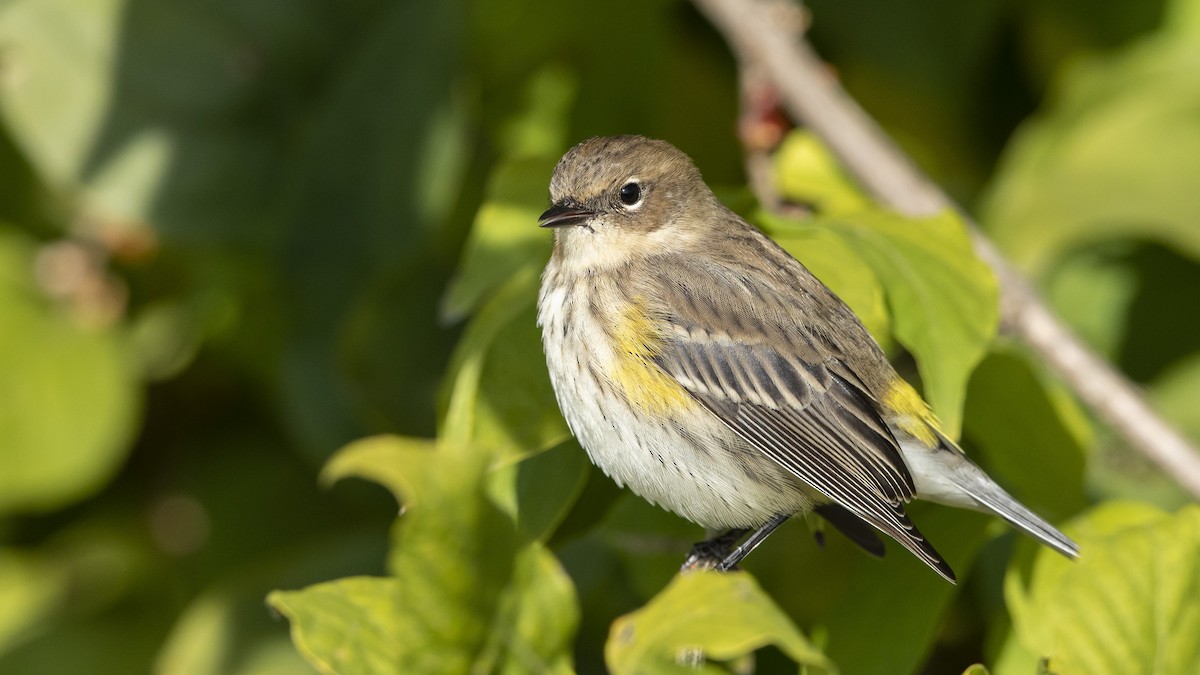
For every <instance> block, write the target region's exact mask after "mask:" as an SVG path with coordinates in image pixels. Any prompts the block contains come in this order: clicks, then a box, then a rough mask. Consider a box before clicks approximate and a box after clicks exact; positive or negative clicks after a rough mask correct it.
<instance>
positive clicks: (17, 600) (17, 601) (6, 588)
mask: <svg viewBox="0 0 1200 675" xmlns="http://www.w3.org/2000/svg"><path fill="white" fill-rule="evenodd" d="M63 572H64V570H63V569H61V568H60V567H58V566H56V565H54V564H52V563H51V562H50V561H48V560H44V559H42V558H40V557H39V556H36V555H31V554H29V553H25V552H22V551H18V550H16V549H5V548H0V653H3V652H5V651H7V650H8V648H9V647H10V646H11V645H12V644H14V643H16V642H18V641H19V640H20V639H21V638H22V637H24V635H25V634H27V633H28V632H30V631H31V630H32V629H34V628H35V627H36V626H37V625H38V623H39V622H40V621H42V620H44V619H45V618H46V616H47V615H48V614H50V613H51V611H52V610H53V609H54V608H55V607H56V606H57V605H58V604H59V603H60V602H62V600H63V592H64V590H65V583H64V582H65V579H64V578H63V576H64V575H63Z"/></svg>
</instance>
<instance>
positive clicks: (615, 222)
mask: <svg viewBox="0 0 1200 675" xmlns="http://www.w3.org/2000/svg"><path fill="white" fill-rule="evenodd" d="M549 193H550V206H549V208H548V209H546V211H545V212H544V213H542V214H541V216H540V217H539V219H538V223H539V225H540V226H541V227H543V228H549V229H551V230H552V231H553V239H554V245H553V252H552V254H551V256H550V259H549V261H548V263H547V264H546V267H545V270H544V272H543V274H542V281H541V287H540V290H539V293H538V300H537V321H538V324H539V326H540V329H541V335H542V346H543V349H544V351H545V356H546V363H547V367H548V370H549V375H550V381H551V384H552V387H553V390H554V394H555V398H556V400H557V403H558V406H559V408H560V410H561V412H562V414H563V417H564V418H565V420H566V422H567V425H568V427H569V428H570V430H571V432H572V434H573V435H574V436H575V437H576V438H577V439H578V441H579V443H580V445H581V446H582V447H583V449H584V450H585V451H586V453H587V455H588V457H589V459H590V460H591V461H592V463H593V464H595V465H596V466H597V467H599V468H600V469H601V470H602V471H603V472H604V473H605V474H607V475H608V476H609V477H610V478H612V479H613V480H615V481H616V482H617V483H618V484H619V485H621V486H623V487H626V488H628V489H629V490H631V491H632V492H634V493H635V494H637V495H639V496H640V497H642V498H644V499H646V500H647V501H649V502H650V503H652V504H656V505H658V506H661V507H663V508H665V509H667V510H669V511H672V512H674V513H676V514H678V515H679V516H682V517H683V518H686V519H687V520H690V521H692V522H694V523H697V524H699V525H701V526H703V527H705V528H707V529H708V530H710V531H716V532H719V533H720V534H718V535H717V536H714V537H712V538H711V539H708V540H706V541H702V542H699V543H698V544H696V546H694V547H693V549H692V551H691V552H690V554H689V555H688V557H687V559H686V561H685V563H684V568H685V569H690V568H696V567H704V568H715V569H718V570H732V569H736V568H737V567H738V564H739V563H740V562H741V561H742V560H743V559H744V558H745V556H746V555H748V554H749V553H750V552H751V551H753V550H754V548H755V547H756V546H758V545H759V544H761V543H762V541H763V540H765V539H766V538H767V536H769V535H770V534H771V533H772V532H773V531H774V530H775V529H776V528H777V527H779V525H781V524H782V523H783V522H785V521H786V520H788V519H789V518H791V517H793V516H800V515H804V514H808V513H815V514H817V515H818V516H820V517H822V518H823V519H825V520H826V521H828V522H829V523H830V524H831V525H832V526H833V527H834V528H836V529H838V530H840V531H841V532H843V533H844V534H845V535H846V536H847V537H848V538H849V539H850V540H851V541H853V542H854V543H856V544H858V545H859V546H861V547H862V548H863V549H864V550H866V551H867V552H869V553H871V554H873V555H876V556H882V555H883V552H884V545H883V542H882V541H881V540H880V538H879V536H878V534H877V533H883V534H885V535H887V536H889V537H891V538H892V539H894V540H895V541H896V542H898V543H899V544H900V545H902V546H903V547H904V548H905V549H907V550H908V551H910V552H911V553H912V554H914V555H915V556H916V557H917V558H918V559H920V560H921V561H923V562H924V563H926V564H927V565H928V566H929V567H931V568H932V569H933V570H934V571H936V572H937V573H938V574H940V575H941V576H942V577H944V578H945V579H946V580H948V581H950V582H951V583H954V582H955V574H954V571H953V570H952V569H951V567H950V565H949V564H947V562H946V560H945V559H944V558H943V557H942V556H941V554H939V553H938V552H937V550H936V549H935V548H934V547H933V545H932V544H931V543H930V542H929V541H928V539H927V538H926V537H925V536H924V535H923V534H922V533H921V531H920V530H919V529H918V528H917V526H916V525H915V524H914V523H913V521H912V520H911V519H910V518H909V515H908V514H907V512H906V510H905V505H906V504H907V503H909V502H911V501H912V500H914V499H920V500H927V501H931V502H937V503H940V504H944V505H949V506H953V507H960V508H966V509H972V510H975V511H981V512H984V513H988V514H992V515H994V516H999V517H1000V518H1002V519H1004V520H1006V521H1007V522H1009V523H1010V524H1012V525H1013V526H1015V527H1016V528H1017V529H1019V530H1021V531H1023V532H1025V533H1026V534H1028V535H1030V536H1032V537H1033V538H1035V539H1037V540H1038V541H1040V542H1042V543H1044V544H1046V545H1047V546H1049V547H1051V548H1052V549H1054V550H1056V551H1058V552H1059V553H1061V554H1063V555H1065V556H1068V557H1070V558H1075V557H1077V556H1078V555H1079V547H1078V545H1076V544H1075V542H1073V541H1072V540H1071V539H1070V538H1068V537H1067V536H1066V535H1064V534H1063V533H1062V532H1060V531H1059V530H1058V529H1056V528H1055V527H1054V526H1053V525H1051V524H1050V523H1049V522H1047V521H1046V520H1045V519H1043V518H1041V517H1040V516H1038V515H1037V514H1035V513H1034V512H1033V511H1031V510H1030V509H1028V508H1027V507H1025V506H1024V505H1022V504H1021V503H1020V502H1018V501H1017V500H1016V499H1015V498H1013V497H1012V496H1011V495H1010V494H1009V493H1008V492H1006V491H1005V490H1004V489H1003V488H1001V487H1000V486H999V485H998V484H997V483H996V482H995V481H994V480H992V479H991V478H990V477H989V476H988V475H987V474H986V473H985V472H984V471H983V470H982V469H980V468H979V467H978V466H977V465H976V464H975V463H973V462H972V461H971V460H970V459H968V457H967V456H966V454H965V453H964V452H963V451H962V449H961V448H959V446H958V445H956V444H955V442H954V441H953V440H951V439H950V438H949V437H948V436H947V435H946V433H945V432H944V431H943V430H942V428H941V427H940V425H939V423H938V420H937V418H936V416H935V415H934V414H933V412H932V411H931V409H930V408H929V406H928V405H927V404H926V403H925V401H924V400H923V399H922V398H921V396H920V395H919V394H918V393H917V392H916V390H915V389H914V388H913V387H912V386H911V385H909V384H908V383H907V382H906V381H905V380H904V379H903V378H901V377H900V376H899V375H898V374H897V372H896V371H895V369H894V368H893V367H892V365H891V364H890V363H889V361H888V359H887V357H886V356H885V354H884V352H883V350H882V349H881V348H880V346H879V344H878V343H877V342H876V341H875V340H874V339H873V338H872V336H871V335H870V333H869V332H868V331H867V329H866V328H865V327H864V326H863V324H862V322H861V321H860V320H859V319H858V317H857V316H856V315H855V314H854V312H853V311H852V310H851V309H850V308H849V307H848V306H847V305H846V304H845V303H844V302H843V301H842V300H841V299H839V298H838V297H837V296H836V295H835V294H834V293H833V292H832V291H831V290H830V289H829V288H828V287H827V286H825V285H824V284H823V283H821V281H819V280H818V279H817V278H816V277H815V276H813V275H812V274H811V273H810V272H809V271H808V269H807V268H806V267H805V266H804V265H803V264H802V263H800V262H799V261H798V260H796V259H795V258H794V257H792V256H791V255H790V254H789V253H787V252H786V251H785V250H784V249H783V248H781V247H780V246H779V245H778V244H776V243H775V242H774V241H773V240H771V239H770V238H769V237H767V236H766V235H764V234H763V233H762V232H760V231H759V230H758V229H757V228H755V227H754V226H753V225H751V224H750V223H748V222H747V221H746V220H744V219H743V218H741V217H740V216H738V215H737V214H735V213H734V212H733V211H731V210H730V209H728V208H727V207H726V206H725V205H723V204H722V203H721V202H720V201H719V200H718V199H717V198H716V196H715V195H714V194H713V192H712V191H711V190H710V189H709V187H708V186H707V185H706V183H705V182H704V180H703V178H702V176H701V174H700V172H699V170H698V169H697V168H696V165H695V164H694V163H693V162H692V160H691V159H690V158H689V157H688V156H687V155H686V154H685V153H683V152H682V151H680V150H679V149H677V148H676V147H674V146H673V145H671V144H670V143H668V142H666V141H661V140H655V139H650V138H646V137H643V136H636V135H625V136H609V137H595V138H590V139H587V140H585V141H583V142H581V143H579V144H578V145H576V146H574V147H573V148H571V149H570V150H569V151H567V152H566V154H564V155H563V157H562V158H561V160H559V162H558V163H557V165H556V166H555V168H554V171H553V174H552V176H551V179H550V189H549ZM743 538H744V540H743ZM739 542H740V543H739Z"/></svg>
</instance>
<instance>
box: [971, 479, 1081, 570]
mask: <svg viewBox="0 0 1200 675" xmlns="http://www.w3.org/2000/svg"><path fill="white" fill-rule="evenodd" d="M981 473H982V472H981ZM988 482H989V483H991V486H990V488H991V489H988V490H978V491H975V492H972V493H971V496H972V497H974V498H975V499H976V501H978V502H979V503H980V505H982V506H983V507H985V508H986V509H987V510H989V511H991V512H992V513H995V514H996V515H998V516H1000V517H1001V518H1003V519H1005V520H1007V521H1008V522H1009V523H1010V524H1011V525H1012V526H1013V527H1015V528H1017V529H1018V530H1021V531H1022V532H1024V533H1026V534H1028V535H1029V536H1031V537H1033V538H1034V539H1037V540H1038V541H1040V542H1042V543H1043V544H1045V545H1047V546H1049V547H1050V548H1052V549H1054V550H1055V551H1058V552H1059V553H1061V554H1063V555H1065V556H1067V557H1068V558H1078V557H1079V545H1078V544H1076V543H1075V542H1074V541H1072V540H1071V538H1070V537H1068V536H1067V535H1065V534H1063V533H1062V532H1060V531H1059V530H1058V528H1056V527H1054V526H1053V525H1051V524H1050V523H1048V522H1046V521H1045V519H1043V518H1042V517H1041V516H1039V515H1037V514H1036V513H1034V512H1033V511H1030V510H1029V509H1028V508H1026V507H1025V505H1023V504H1021V503H1020V502H1018V501H1017V500H1016V499H1013V497H1012V495H1010V494H1008V493H1007V492H1005V491H1004V489H1003V488H1001V487H1000V486H999V485H996V484H995V483H993V482H992V481H991V479H988Z"/></svg>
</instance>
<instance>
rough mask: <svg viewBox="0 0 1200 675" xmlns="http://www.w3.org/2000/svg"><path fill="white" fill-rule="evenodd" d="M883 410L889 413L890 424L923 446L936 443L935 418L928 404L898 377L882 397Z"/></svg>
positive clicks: (936, 426)
mask: <svg viewBox="0 0 1200 675" xmlns="http://www.w3.org/2000/svg"><path fill="white" fill-rule="evenodd" d="M883 407H884V409H886V410H888V411H890V412H891V415H892V416H891V419H890V420H889V421H890V422H891V423H892V424H895V425H896V426H898V427H900V428H901V429H902V430H904V431H906V432H908V433H909V434H912V435H913V437H915V438H916V439H917V440H919V441H921V442H922V443H924V444H925V445H934V444H936V443H937V442H938V439H937V434H936V433H935V431H936V430H937V429H938V420H937V416H935V415H934V414H933V411H932V410H930V409H929V404H927V403H925V400H924V399H922V398H921V395H920V394H918V393H917V391H916V390H915V389H913V388H912V386H911V385H909V384H908V383H907V382H905V381H904V380H902V379H900V378H899V377H897V378H896V380H895V381H894V382H892V384H891V386H890V387H888V390H887V393H886V394H884V397H883Z"/></svg>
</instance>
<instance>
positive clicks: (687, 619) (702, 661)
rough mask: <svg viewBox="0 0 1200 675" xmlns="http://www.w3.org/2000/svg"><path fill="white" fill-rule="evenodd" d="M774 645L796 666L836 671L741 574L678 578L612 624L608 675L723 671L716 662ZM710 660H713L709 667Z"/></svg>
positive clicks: (692, 575)
mask: <svg viewBox="0 0 1200 675" xmlns="http://www.w3.org/2000/svg"><path fill="white" fill-rule="evenodd" d="M767 645H774V646H776V647H778V648H779V649H780V650H781V651H782V652H783V653H784V654H786V655H787V656H789V657H790V658H791V659H792V660H794V661H796V662H797V663H799V664H803V665H806V666H810V667H812V668H816V669H819V670H818V672H820V671H827V672H835V668H834V667H833V666H832V665H831V664H830V662H829V660H828V659H826V658H825V656H824V655H822V654H821V652H820V651H818V650H817V649H816V648H815V647H813V646H812V645H811V644H810V643H809V642H808V640H806V639H805V637H804V635H802V634H801V633H800V631H799V630H798V629H797V628H796V627H795V625H793V624H792V622H791V620H789V619H788V618H787V615H785V614H784V613H783V612H781V611H780V610H779V608H778V607H776V606H775V603H774V602H772V601H771V599H770V597H769V596H767V595H766V594H765V593H764V592H763V591H762V589H761V588H759V586H758V584H757V583H756V582H755V581H754V579H753V578H752V577H750V576H749V575H747V574H744V573H728V574H722V573H717V572H696V573H689V574H681V575H679V576H678V577H677V578H676V579H675V580H674V581H672V582H671V584H670V585H669V586H667V587H666V588H665V589H663V591H662V592H661V593H659V594H658V595H657V596H656V597H655V598H653V599H652V600H651V601H650V603H649V604H647V605H646V606H645V607H643V608H642V609H640V610H638V611H637V612H634V613H632V614H628V615H626V616H623V617H621V618H620V619H618V620H617V621H616V622H615V623H614V624H613V626H612V632H611V634H610V635H609V639H608V645H607V647H606V648H605V660H606V661H607V662H608V666H609V668H610V669H611V670H612V672H613V673H616V674H618V675H621V674H624V673H687V672H706V673H718V672H724V669H723V668H721V667H720V666H719V665H718V663H720V662H728V661H735V660H738V659H741V658H744V657H745V656H746V655H748V654H751V653H753V652H754V651H755V650H757V649H761V648H762V647H766V646H767ZM714 662H715V663H714Z"/></svg>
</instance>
